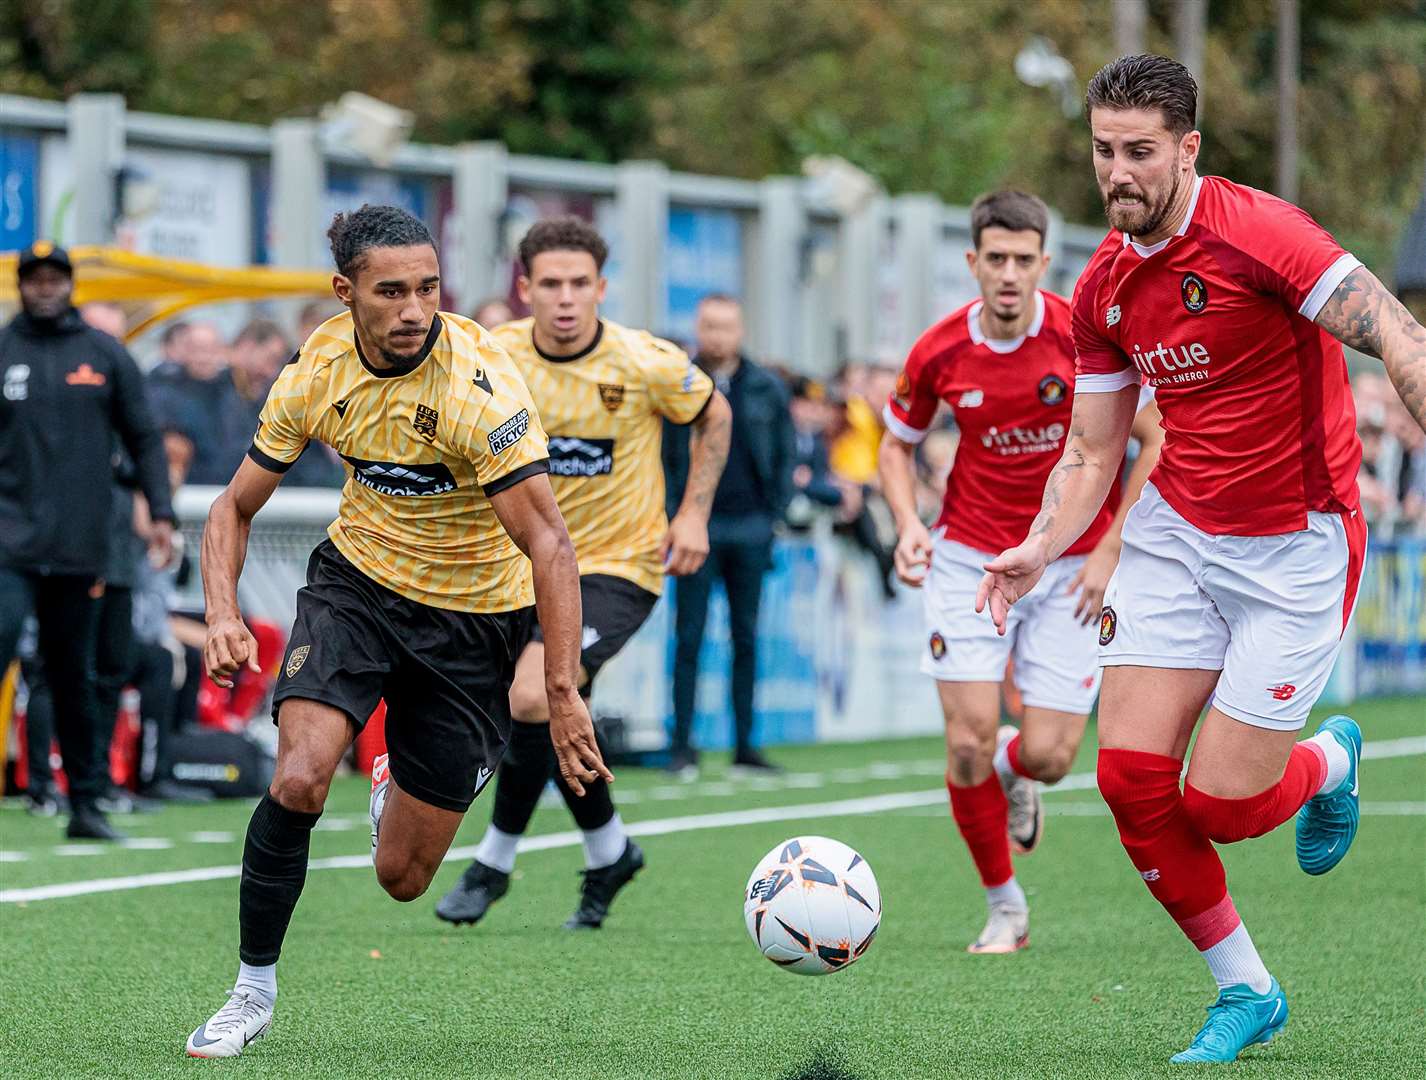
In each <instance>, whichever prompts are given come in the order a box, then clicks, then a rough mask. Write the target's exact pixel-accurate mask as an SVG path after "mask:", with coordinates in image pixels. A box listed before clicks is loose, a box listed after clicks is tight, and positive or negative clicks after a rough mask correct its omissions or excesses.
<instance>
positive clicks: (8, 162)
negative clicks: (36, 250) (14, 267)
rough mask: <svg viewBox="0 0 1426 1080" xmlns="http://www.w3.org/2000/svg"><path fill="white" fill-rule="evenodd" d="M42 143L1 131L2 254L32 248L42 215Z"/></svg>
mask: <svg viewBox="0 0 1426 1080" xmlns="http://www.w3.org/2000/svg"><path fill="white" fill-rule="evenodd" d="M39 172H40V140H39V139H37V138H35V137H34V136H33V135H26V134H22V133H20V132H17V131H0V251H16V250H18V249H19V248H24V247H29V245H30V244H32V243H33V242H34V241H35V239H36V235H35V229H36V224H35V223H36V218H37V216H38V213H39V193H38V192H39V183H38V181H39Z"/></svg>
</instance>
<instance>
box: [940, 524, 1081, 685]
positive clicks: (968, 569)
mask: <svg viewBox="0 0 1426 1080" xmlns="http://www.w3.org/2000/svg"><path fill="white" fill-rule="evenodd" d="M993 558H995V553H994V552H988V551H977V550H976V549H975V548H972V547H968V546H966V545H965V544H959V543H957V542H956V541H954V540H947V539H946V538H945V537H941V536H938V537H937V539H936V542H935V546H934V548H933V549H932V554H931V569H930V572H929V573H928V574H927V575H926V581H925V584H923V585H922V586H921V590H922V593H923V596H922V599H923V602H924V608H925V615H926V645H925V648H924V651H923V652H922V654H921V670H922V671H924V672H925V673H926V674H927V675H930V676H932V677H933V678H935V679H937V680H939V681H941V682H992V683H999V682H1001V681H1002V680H1003V679H1004V678H1005V666H1006V663H1007V662H1008V661H1009V660H1010V659H1011V658H1012V657H1013V658H1014V660H1015V685H1016V687H1017V688H1018V689H1019V691H1020V696H1021V698H1022V699H1023V700H1024V702H1025V704H1026V705H1029V706H1031V707H1033V708H1040V709H1055V710H1057V711H1059V712H1068V713H1088V712H1089V710H1090V709H1091V708H1093V706H1094V698H1095V695H1096V694H1098V693H1099V660H1098V655H1097V649H1096V646H1095V627H1094V625H1093V624H1092V623H1091V625H1089V626H1084V625H1082V624H1081V623H1080V621H1079V620H1078V619H1076V618H1075V617H1074V609H1075V601H1076V597H1075V596H1074V595H1072V594H1071V593H1070V591H1069V584H1070V581H1071V580H1072V579H1073V578H1074V576H1075V574H1077V573H1078V572H1079V568H1080V567H1081V566H1083V565H1084V556H1083V555H1070V556H1066V557H1064V558H1061V559H1056V560H1055V561H1054V562H1053V563H1051V564H1050V566H1049V568H1048V569H1047V570H1046V571H1045V574H1044V576H1043V577H1042V578H1040V580H1039V581H1038V582H1037V583H1036V585H1035V587H1034V588H1033V589H1031V590H1030V592H1029V593H1028V594H1027V595H1026V596H1024V597H1023V598H1022V599H1021V600H1020V601H1019V602H1018V603H1017V604H1016V605H1015V606H1014V607H1012V608H1011V609H1010V618H1009V622H1008V625H1007V626H1006V629H1005V636H1004V637H1001V636H1000V635H999V634H997V633H996V632H995V624H994V623H993V622H991V621H990V612H989V611H988V610H987V611H984V612H982V613H981V614H979V615H977V614H976V612H975V593H976V589H977V588H978V587H979V586H980V579H981V578H982V577H983V576H984V575H985V569H984V567H985V564H986V563H988V562H989V561H990V560H991V559H993Z"/></svg>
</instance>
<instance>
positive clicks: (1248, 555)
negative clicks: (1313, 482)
mask: <svg viewBox="0 0 1426 1080" xmlns="http://www.w3.org/2000/svg"><path fill="white" fill-rule="evenodd" d="M1366 546H1367V529H1366V523H1365V522H1364V521H1363V520H1362V515H1361V513H1360V512H1352V513H1350V514H1325V513H1309V514H1308V515H1307V528H1306V529H1303V530H1301V531H1300V532H1291V533H1282V534H1279V535H1275V536H1216V535H1213V534H1211V533H1206V532H1203V531H1202V530H1200V529H1198V528H1195V527H1194V526H1193V525H1190V524H1189V523H1188V522H1187V521H1185V520H1184V519H1183V518H1182V517H1181V516H1180V515H1179V513H1178V512H1177V511H1176V510H1174V509H1173V507H1171V506H1169V504H1168V503H1167V502H1165V501H1164V498H1163V496H1162V495H1160V494H1159V492H1158V490H1157V489H1156V488H1155V487H1154V485H1153V484H1145V485H1144V493H1143V494H1142V495H1141V496H1140V497H1139V501H1138V502H1137V503H1136V504H1135V505H1134V507H1133V509H1132V510H1130V511H1129V517H1128V519H1127V520H1126V521H1125V523H1124V547H1123V551H1122V553H1121V554H1120V556H1119V567H1118V569H1117V570H1115V572H1114V576H1113V577H1112V578H1111V579H1110V581H1109V587H1108V588H1107V589H1106V590H1105V593H1104V611H1103V613H1102V614H1101V616H1100V625H1099V645H1100V662H1101V663H1102V664H1104V665H1105V666H1106V667H1108V666H1112V665H1120V664H1130V665H1136V666H1140V667H1155V668H1200V669H1204V670H1210V671H1221V672H1222V673H1223V674H1222V675H1221V676H1220V678H1219V680H1218V687H1217V689H1216V690H1215V691H1214V695H1213V704H1214V705H1216V706H1217V707H1218V709H1219V710H1220V711H1222V712H1225V713H1227V714H1228V715H1229V716H1231V717H1233V718H1234V719H1235V720H1241V721H1242V722H1243V723H1245V724H1251V725H1253V726H1254V727H1262V728H1272V729H1275V730H1279V731H1296V730H1298V729H1299V728H1301V727H1302V726H1303V724H1305V723H1306V722H1307V713H1308V711H1309V710H1310V709H1311V708H1312V705H1313V703H1314V702H1315V701H1316V700H1317V697H1318V695H1319V694H1321V693H1322V689H1323V687H1324V686H1326V685H1327V679H1328V677H1329V676H1330V675H1331V673H1332V665H1333V663H1334V662H1335V661H1336V659H1337V652H1338V649H1339V648H1340V647H1341V644H1342V634H1343V632H1344V631H1345V630H1346V626H1347V622H1348V620H1350V618H1351V615H1352V608H1353V606H1354V605H1355V604H1356V598H1357V584H1358V582H1359V581H1360V579H1361V572H1362V562H1363V560H1364V559H1365V557H1366Z"/></svg>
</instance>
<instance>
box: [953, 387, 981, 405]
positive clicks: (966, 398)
mask: <svg viewBox="0 0 1426 1080" xmlns="http://www.w3.org/2000/svg"><path fill="white" fill-rule="evenodd" d="M984 402H985V391H984V390H967V391H966V392H965V393H964V394H962V395H961V396H960V397H959V398H958V399H957V400H956V408H958V409H978V408H980V406H981V405H982V404H983V403H984Z"/></svg>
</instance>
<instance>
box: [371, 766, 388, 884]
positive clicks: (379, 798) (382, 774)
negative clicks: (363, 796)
mask: <svg viewBox="0 0 1426 1080" xmlns="http://www.w3.org/2000/svg"><path fill="white" fill-rule="evenodd" d="M390 756H391V755H389V754H378V755H377V756H376V760H375V761H373V762H372V763H371V861H372V863H373V864H375V863H376V834H377V832H378V830H379V829H380V828H381V812H382V811H383V810H385V809H386V793H387V792H388V791H390V790H391V770H390V769H388V768H387V766H386V762H387V759H388V758H389V757H390Z"/></svg>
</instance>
